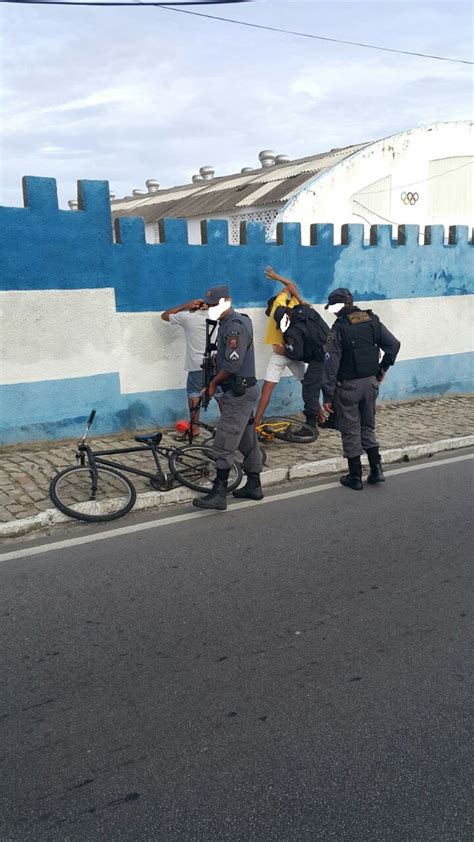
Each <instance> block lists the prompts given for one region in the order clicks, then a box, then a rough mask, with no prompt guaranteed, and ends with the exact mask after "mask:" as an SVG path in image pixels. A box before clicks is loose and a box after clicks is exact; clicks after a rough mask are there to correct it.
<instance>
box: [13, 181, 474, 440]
mask: <svg viewBox="0 0 474 842" xmlns="http://www.w3.org/2000/svg"><path fill="white" fill-rule="evenodd" d="M78 192H79V208H80V209H79V210H78V211H64V210H59V209H58V205H57V195H56V183H55V181H54V179H43V178H34V177H27V178H25V179H24V194H25V208H0V303H1V309H2V342H1V373H0V377H1V385H0V401H1V419H0V422H1V440H2V442H3V443H14V442H17V441H27V440H37V439H38V440H39V439H45V438H63V437H69V436H75V435H77V434H78V433H79V432H80V431H81V430H82V426H83V422H84V419H85V418H86V416H87V414H88V412H89V410H90V408H91V407H92V406H94V407H96V409H97V411H98V415H97V420H96V424H95V431H96V432H102V433H106V432H113V431H120V430H125V429H135V428H144V427H152V426H155V425H163V424H171V423H173V421H175V420H176V419H177V418H178V417H180V416H182V415H183V414H185V411H186V410H185V407H186V396H185V391H184V383H185V375H184V372H183V370H182V366H183V358H184V349H183V337H182V334H181V331H180V329H179V328H176V327H172V326H170V325H167V324H165V323H164V322H162V320H161V319H160V313H161V312H162V311H163V310H164V309H165V308H167V307H170V306H173V305H174V304H177V303H181V302H182V301H185V300H187V299H189V298H191V297H196V296H199V295H201V294H203V293H204V292H205V290H206V289H207V288H208V287H209V286H210V285H213V284H217V283H223V282H225V283H228V284H229V286H230V287H231V290H232V293H233V298H234V303H235V305H236V306H237V307H239V308H242V309H244V310H245V312H247V313H249V315H251V316H252V317H253V319H254V326H255V333H256V349H257V364H258V372H257V373H258V375H259V376H260V377H262V376H263V373H264V370H265V365H266V361H267V358H268V354H269V351H270V349H269V348H267V347H265V346H264V345H263V341H262V338H263V333H264V328H265V316H264V313H263V309H264V305H265V302H266V299H267V298H268V297H269V295H271V294H272V293H273V292H274V287H273V285H272V284H270V283H269V282H268V281H267V280H266V279H265V275H264V269H265V267H266V266H267V265H268V264H271V265H272V266H273V267H274V268H275V269H276V270H277V271H278V272H280V273H282V274H284V275H288V276H290V277H292V278H294V280H296V281H297V282H298V284H299V286H300V288H301V290H302V291H303V294H304V296H305V298H306V299H307V300H309V301H312V302H313V303H315V304H316V305H317V306H320V307H321V312H322V313H323V314H324V315H326V314H325V311H323V310H322V305H323V303H324V302H325V300H326V298H327V293H328V291H329V290H330V289H332V288H333V287H335V286H349V287H350V288H351V289H352V290H353V291H354V297H355V299H356V301H358V302H362V303H363V305H364V306H366V305H367V306H372V307H373V308H374V310H375V311H376V312H377V313H378V314H379V315H380V317H381V318H382V320H383V321H384V322H386V324H387V325H388V326H389V327H390V329H391V330H392V331H393V332H394V333H395V334H396V335H397V336H398V337H399V338H400V339H401V342H402V350H401V353H400V357H399V362H398V363H397V365H396V366H395V368H394V369H392V370H391V371H390V374H389V376H388V377H387V379H386V381H385V382H384V385H383V396H384V397H385V398H386V399H408V398H413V397H416V396H417V395H419V396H426V395H439V394H445V393H448V392H460V391H471V390H472V387H473V376H472V374H473V370H472V360H473V354H472V350H473V349H472V301H473V296H472V291H473V290H472V287H473V269H472V265H473V264H472V255H473V250H472V243H470V242H469V241H468V229H467V227H462V226H460V227H457V228H453V229H451V231H450V244H449V245H444V231H443V228H442V227H438V226H433V227H431V229H429V230H428V231H427V232H426V234H427V236H426V237H425V245H423V246H421V245H419V237H418V234H419V232H418V227H417V226H405V228H402V229H400V231H399V238H398V242H394V241H393V240H392V238H391V227H390V226H378V227H377V228H374V229H373V231H372V244H371V245H364V241H363V226H362V225H349V226H345V227H344V228H343V232H342V242H343V244H341V245H334V231H333V226H331V225H316V226H314V227H313V229H312V242H313V243H314V244H313V245H309V246H303V245H301V237H300V228H299V225H298V224H295V223H293V224H286V225H283V226H281V227H280V228H279V231H278V237H277V242H276V243H275V242H272V243H270V242H265V238H264V230H263V226H260V225H257V224H252V225H249V226H248V227H247V229H246V231H244V233H243V236H242V243H241V245H239V246H233V245H229V244H228V237H227V223H225V222H224V223H223V222H219V221H212V222H209V224H208V228H207V234H206V236H205V237H204V243H203V244H201V245H189V244H188V242H187V231H186V221H185V220H167V221H166V222H165V224H164V231H165V240H164V242H162V243H161V244H159V245H150V244H147V243H146V242H145V238H144V228H143V222H142V220H141V219H138V218H135V219H123V220H119V221H118V223H117V225H116V242H113V240H112V224H111V216H110V203H109V186H108V183H107V182H94V181H83V182H79V191H78ZM300 408H301V397H300V388H299V385H298V384H295V383H294V381H292V379H291V378H285V379H284V382H282V384H281V385H280V386H279V387H278V390H277V392H276V393H275V400H274V403H273V405H272V411H273V409H274V410H275V412H278V411H285V412H288V411H289V410H291V411H296V410H298V409H300Z"/></svg>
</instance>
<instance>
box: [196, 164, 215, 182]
mask: <svg viewBox="0 0 474 842" xmlns="http://www.w3.org/2000/svg"><path fill="white" fill-rule="evenodd" d="M199 173H200V175H202V177H203V180H204V181H212V179H213V178H214V176H215V174H216V171H215V169H214V167H209V166H207V167H201V169H200V170H199Z"/></svg>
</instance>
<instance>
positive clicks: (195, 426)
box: [188, 398, 200, 436]
mask: <svg viewBox="0 0 474 842" xmlns="http://www.w3.org/2000/svg"><path fill="white" fill-rule="evenodd" d="M199 400H200V399H199V398H189V399H188V403H189V416H190V418H191V424H192V431H193V436H198V435H199V433H200V428H199Z"/></svg>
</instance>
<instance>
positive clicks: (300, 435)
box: [293, 412, 319, 441]
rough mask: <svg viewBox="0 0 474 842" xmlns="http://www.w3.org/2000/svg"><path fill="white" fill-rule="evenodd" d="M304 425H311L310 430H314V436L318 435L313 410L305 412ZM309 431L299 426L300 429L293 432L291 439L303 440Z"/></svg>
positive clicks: (306, 437)
mask: <svg viewBox="0 0 474 842" xmlns="http://www.w3.org/2000/svg"><path fill="white" fill-rule="evenodd" d="M305 418H306V421H305V425H306V427H311V432H312V433H314V431H316V434H317V435H316V438H317V437H318V435H319V430H318V427H317V415H316V413H315V412H305ZM308 435H309V431H308V430H307V429H305V427H301V430H297V431H296V433H293V439H294V440H295V441H297V440H298V439H302V440H303V441H304V440H305V439H306V440H307V439H308Z"/></svg>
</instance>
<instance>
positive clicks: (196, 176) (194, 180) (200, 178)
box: [192, 175, 204, 184]
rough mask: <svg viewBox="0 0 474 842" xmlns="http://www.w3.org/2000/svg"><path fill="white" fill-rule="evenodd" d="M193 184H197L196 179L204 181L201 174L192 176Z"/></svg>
mask: <svg viewBox="0 0 474 842" xmlns="http://www.w3.org/2000/svg"><path fill="white" fill-rule="evenodd" d="M192 181H193V184H197V182H198V181H204V179H203V177H202V175H193V178H192Z"/></svg>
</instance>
